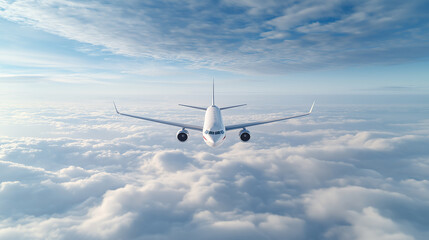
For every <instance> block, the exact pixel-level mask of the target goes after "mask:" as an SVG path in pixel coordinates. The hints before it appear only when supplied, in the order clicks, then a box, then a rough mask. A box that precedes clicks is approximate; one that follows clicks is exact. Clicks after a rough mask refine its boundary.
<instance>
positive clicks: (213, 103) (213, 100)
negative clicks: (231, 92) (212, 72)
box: [212, 77, 215, 105]
mask: <svg viewBox="0 0 429 240" xmlns="http://www.w3.org/2000/svg"><path fill="white" fill-rule="evenodd" d="M212 105H215V99H214V77H213V92H212Z"/></svg>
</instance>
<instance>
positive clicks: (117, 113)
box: [113, 101, 120, 114]
mask: <svg viewBox="0 0 429 240" xmlns="http://www.w3.org/2000/svg"><path fill="white" fill-rule="evenodd" d="M113 106H115V110H116V113H117V114H120V113H119V111H118V109H117V108H116V104H115V101H113Z"/></svg>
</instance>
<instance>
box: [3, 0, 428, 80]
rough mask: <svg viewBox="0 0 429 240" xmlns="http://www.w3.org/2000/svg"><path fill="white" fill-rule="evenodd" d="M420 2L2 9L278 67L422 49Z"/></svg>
mask: <svg viewBox="0 0 429 240" xmlns="http://www.w3.org/2000/svg"><path fill="white" fill-rule="evenodd" d="M427 9H428V6H427V4H426V2H425V1H413V2H404V1H393V2H392V1H337V0H334V1H310V0H308V1H299V2H296V1H295V2H294V1H217V2H212V1H209V2H198V1H193V0H191V1H154V2H144V3H141V2H127V3H123V2H120V3H119V2H115V1H107V2H106V1H104V2H98V1H89V2H81V1H71V0H57V1H45V0H38V1H21V0H18V1H2V2H0V12H1V15H0V16H2V17H3V18H5V19H7V20H9V21H13V22H18V23H23V24H28V25H31V26H34V27H35V28H37V29H42V30H44V31H46V32H49V33H53V34H56V35H59V36H62V37H65V38H68V39H72V40H76V41H79V42H82V43H86V44H90V45H93V46H97V47H102V48H103V49H106V50H108V51H110V52H113V53H115V54H120V55H126V56H133V57H142V58H149V59H156V60H169V61H170V60H173V61H178V62H182V63H185V64H187V65H188V66H189V67H191V68H195V67H196V68H201V67H204V68H212V69H220V70H226V71H235V72H246V73H249V72H253V73H255V72H256V73H264V74H267V73H284V72H290V71H296V70H303V69H314V68H315V67H318V68H320V67H322V68H326V67H332V66H344V65H356V64H368V63H371V64H374V63H377V64H380V63H381V64H392V63H403V62H410V61H416V60H418V59H423V58H425V57H427V56H428V52H429V48H428V47H427V46H426V44H425V39H427V37H428V34H427V33H428V31H427V28H428V27H427V24H426V22H427V14H426V12H427Z"/></svg>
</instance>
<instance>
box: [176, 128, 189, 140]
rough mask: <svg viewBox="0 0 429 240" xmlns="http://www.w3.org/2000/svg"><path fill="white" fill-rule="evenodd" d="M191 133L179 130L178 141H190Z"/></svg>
mask: <svg viewBox="0 0 429 240" xmlns="http://www.w3.org/2000/svg"><path fill="white" fill-rule="evenodd" d="M188 136H189V132H188V131H187V130H185V129H182V130H179V131H178V132H177V134H176V138H177V140H179V141H181V142H186V140H188Z"/></svg>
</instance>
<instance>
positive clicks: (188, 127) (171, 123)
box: [113, 102, 203, 131]
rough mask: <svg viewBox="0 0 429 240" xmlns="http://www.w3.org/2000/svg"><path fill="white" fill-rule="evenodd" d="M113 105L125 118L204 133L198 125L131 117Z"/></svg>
mask: <svg viewBox="0 0 429 240" xmlns="http://www.w3.org/2000/svg"><path fill="white" fill-rule="evenodd" d="M113 105H114V106H115V110H116V113H117V114H119V115H123V116H127V117H132V118H138V119H142V120H146V121H151V122H157V123H162V124H166V125H171V126H176V127H181V128H187V129H192V130H197V131H203V128H202V127H200V126H196V125H190V124H182V123H176V122H170V121H164V120H158V119H153V118H147V117H139V116H134V115H130V114H125V113H121V112H119V111H118V109H117V108H116V104H115V102H113Z"/></svg>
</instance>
